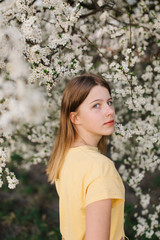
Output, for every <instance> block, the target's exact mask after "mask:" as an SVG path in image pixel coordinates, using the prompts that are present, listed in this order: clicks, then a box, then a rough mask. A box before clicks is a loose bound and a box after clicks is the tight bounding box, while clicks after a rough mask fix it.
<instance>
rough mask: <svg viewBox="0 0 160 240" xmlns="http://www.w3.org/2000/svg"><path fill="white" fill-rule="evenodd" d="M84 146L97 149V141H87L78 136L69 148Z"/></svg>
mask: <svg viewBox="0 0 160 240" xmlns="http://www.w3.org/2000/svg"><path fill="white" fill-rule="evenodd" d="M84 145H88V146H93V147H97V146H98V142H97V141H93V139H92V141H87V140H85V139H84V138H82V137H81V136H78V137H77V138H76V140H75V141H74V142H73V144H72V145H71V147H80V146H84Z"/></svg>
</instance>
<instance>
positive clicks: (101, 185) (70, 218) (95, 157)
mask: <svg viewBox="0 0 160 240" xmlns="http://www.w3.org/2000/svg"><path fill="white" fill-rule="evenodd" d="M56 189H57V192H58V195H59V208H60V211H59V215H60V231H61V234H62V239H64V240H85V223H86V222H85V220H86V212H85V211H86V206H87V205H88V204H90V203H92V202H95V201H98V200H102V199H109V198H110V199H112V210H111V230H110V240H120V239H121V238H122V237H124V198H125V196H124V195H125V190H124V186H123V183H122V180H121V178H120V176H119V174H118V172H117V170H116V168H115V166H114V163H113V162H112V161H111V160H110V159H109V158H108V157H106V156H104V155H102V154H101V153H99V152H98V148H96V147H93V146H87V145H84V146H80V147H75V148H70V149H69V151H68V153H67V156H66V158H65V161H64V164H63V167H62V169H61V172H60V177H59V179H58V180H57V181H56Z"/></svg>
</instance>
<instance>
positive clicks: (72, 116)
mask: <svg viewBox="0 0 160 240" xmlns="http://www.w3.org/2000/svg"><path fill="white" fill-rule="evenodd" d="M69 117H70V120H71V122H72V123H73V124H79V120H78V119H79V118H78V113H77V112H70V114H69Z"/></svg>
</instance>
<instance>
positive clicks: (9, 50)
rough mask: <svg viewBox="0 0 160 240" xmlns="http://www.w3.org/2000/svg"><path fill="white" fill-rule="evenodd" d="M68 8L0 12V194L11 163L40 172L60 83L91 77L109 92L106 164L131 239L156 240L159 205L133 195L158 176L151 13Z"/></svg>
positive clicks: (0, 7)
mask: <svg viewBox="0 0 160 240" xmlns="http://www.w3.org/2000/svg"><path fill="white" fill-rule="evenodd" d="M71 2H72V4H70V3H69V1H67V0H66V1H65V0H56V1H55V0H36V1H34V0H29V1H25V0H4V1H2V2H1V3H0V25H1V29H0V42H1V44H0V144H1V145H0V149H1V150H0V187H2V184H3V181H4V177H3V176H6V180H7V182H8V187H9V188H14V187H15V186H16V184H17V183H18V180H16V178H15V175H14V173H12V172H10V171H9V169H8V166H9V161H11V159H12V156H13V155H14V154H18V155H20V156H22V163H21V164H20V166H19V167H24V168H26V169H28V168H29V167H31V166H32V164H36V163H39V162H42V161H43V162H47V160H48V158H49V156H50V153H51V149H52V146H53V140H54V136H55V132H56V129H57V127H58V122H59V120H58V119H59V109H60V104H61V97H62V92H63V90H64V87H65V84H66V80H67V79H70V78H71V77H74V76H76V75H77V74H79V73H82V72H92V73H98V74H101V75H102V76H103V77H104V78H105V79H106V80H107V81H108V82H109V83H110V84H111V86H113V87H112V98H113V100H114V101H113V103H114V106H115V110H116V125H115V133H114V134H113V136H112V139H111V156H112V159H113V160H115V161H117V162H120V163H121V164H120V167H119V172H120V174H121V175H122V178H123V180H124V181H125V182H126V183H127V184H128V185H129V187H130V188H132V190H134V192H135V196H136V197H137V199H138V200H139V205H140V207H139V208H140V210H139V212H138V211H137V212H136V213H135V218H136V219H137V225H135V226H134V230H135V232H136V235H135V238H137V239H138V237H139V236H141V237H144V238H145V239H151V238H152V236H154V235H155V236H157V237H158V238H159V237H160V231H159V230H158V228H159V223H158V222H157V221H158V218H159V216H160V211H159V205H157V207H154V206H153V205H154V204H152V202H153V196H152V194H151V193H150V192H149V189H148V192H147V193H146V191H144V189H143V186H142V185H141V183H142V182H143V181H144V180H145V178H146V174H147V173H150V174H151V176H152V177H154V172H155V171H160V157H159V156H160V150H159V144H160V131H159V112H160V91H159V90H160V81H159V79H160V57H159V51H158V49H159V47H160V30H159V29H160V28H159V26H160V11H159V10H160V7H159V3H158V1H149V0H140V1H123V0H122V1H117V2H115V4H114V2H113V1H105V0H99V1H91V0H89V1H86V0H79V1H78V0H76V1H71ZM127 2H128V3H127ZM131 2H132V3H133V2H134V3H133V5H132V3H131ZM107 4H109V5H107ZM128 4H131V5H130V6H128ZM108 6H110V7H108ZM7 149H8V150H7ZM7 151H8V152H9V153H10V154H9V155H10V157H9V156H8V157H7ZM15 165H16V166H17V167H18V164H17V163H16V162H15ZM159 197H160V196H159ZM159 200H160V199H157V201H159Z"/></svg>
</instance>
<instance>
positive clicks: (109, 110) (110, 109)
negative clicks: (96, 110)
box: [104, 104, 115, 116]
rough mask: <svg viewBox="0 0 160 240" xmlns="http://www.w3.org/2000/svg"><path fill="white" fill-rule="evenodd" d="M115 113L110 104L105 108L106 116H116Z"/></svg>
mask: <svg viewBox="0 0 160 240" xmlns="http://www.w3.org/2000/svg"><path fill="white" fill-rule="evenodd" d="M114 113H115V111H114V107H113V106H109V105H108V104H107V105H106V106H105V109H104V114H105V116H108V115H114Z"/></svg>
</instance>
